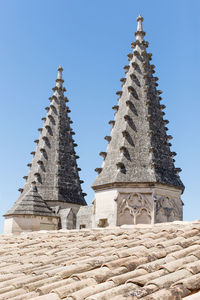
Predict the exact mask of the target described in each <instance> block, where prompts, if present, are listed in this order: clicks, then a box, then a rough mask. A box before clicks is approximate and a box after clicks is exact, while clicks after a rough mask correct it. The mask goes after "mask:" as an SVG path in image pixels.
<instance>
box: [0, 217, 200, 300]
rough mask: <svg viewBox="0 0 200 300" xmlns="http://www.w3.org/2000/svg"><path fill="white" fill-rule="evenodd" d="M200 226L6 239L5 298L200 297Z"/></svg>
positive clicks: (1, 290)
mask: <svg viewBox="0 0 200 300" xmlns="http://www.w3.org/2000/svg"><path fill="white" fill-rule="evenodd" d="M199 292H200V221H196V222H173V223H162V224H156V225H136V226H129V227H128V226H126V227H115V228H103V229H92V230H89V229H88V230H87V229H83V230H68V231H67V230H66V231H64V230H60V231H40V232H29V233H22V234H20V235H7V234H5V235H4V234H2V235H0V300H3V299H9V300H10V299H11V300H20V299H21V300H26V299H38V300H59V299H68V300H81V299H87V300H100V299H101V300H103V299H104V300H106V299H112V300H121V299H128V300H129V299H134V300H135V299H145V300H150V299H151V300H153V299H165V300H167V299H169V300H171V299H182V298H184V297H186V298H185V299H188V300H195V299H200V294H199Z"/></svg>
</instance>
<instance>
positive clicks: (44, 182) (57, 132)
mask: <svg viewBox="0 0 200 300" xmlns="http://www.w3.org/2000/svg"><path fill="white" fill-rule="evenodd" d="M62 71H63V69H62V67H61V66H59V68H58V76H57V79H56V86H55V87H54V88H53V91H54V94H53V96H52V97H50V98H49V100H50V106H49V107H47V108H46V110H47V115H46V117H45V118H42V120H43V121H44V125H43V127H42V128H39V132H40V137H39V139H38V140H36V141H35V142H36V143H37V147H36V150H35V151H33V152H31V154H32V155H33V160H32V163H29V164H28V166H29V168H30V170H29V173H28V176H24V179H25V180H26V183H25V186H24V189H19V190H20V191H21V195H20V197H19V199H18V200H17V201H16V203H15V204H14V206H13V208H11V209H10V210H9V211H8V212H7V213H6V214H5V216H8V215H11V214H18V213H19V214H22V212H23V213H24V214H30V213H31V212H32V214H33V215H34V214H40V213H42V212H43V214H44V215H48V214H50V215H51V214H53V212H52V211H51V209H50V208H49V207H56V206H60V207H62V208H65V207H69V206H70V205H75V206H77V207H79V206H80V205H87V204H86V202H85V199H84V195H85V194H84V193H83V192H82V189H81V181H80V178H79V174H78V170H79V168H78V166H77V162H76V160H77V158H78V156H77V155H76V152H75V150H74V147H75V146H76V144H75V143H74V140H73V135H74V132H73V131H72V129H71V125H70V124H71V123H72V121H71V120H70V117H69V115H68V114H69V112H70V110H69V108H68V107H67V106H66V102H68V99H67V98H66V97H65V96H64V92H65V88H64V87H63V82H64V80H63V78H62ZM33 182H35V184H34V186H33ZM42 201H43V205H42ZM68 204H69V205H68ZM23 208H24V211H23Z"/></svg>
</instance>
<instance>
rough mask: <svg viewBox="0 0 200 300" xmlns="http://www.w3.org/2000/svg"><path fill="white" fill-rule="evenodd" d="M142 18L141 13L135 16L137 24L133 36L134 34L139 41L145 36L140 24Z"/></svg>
mask: <svg viewBox="0 0 200 300" xmlns="http://www.w3.org/2000/svg"><path fill="white" fill-rule="evenodd" d="M143 20H144V19H143V17H142V16H141V15H139V16H138V17H137V22H138V24H137V31H136V32H135V36H136V40H139V41H143V40H144V36H145V32H144V31H143V26H142V22H143Z"/></svg>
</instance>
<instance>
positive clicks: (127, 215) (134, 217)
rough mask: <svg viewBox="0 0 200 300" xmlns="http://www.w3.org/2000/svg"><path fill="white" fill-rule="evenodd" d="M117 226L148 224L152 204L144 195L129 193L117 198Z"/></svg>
mask: <svg viewBox="0 0 200 300" xmlns="http://www.w3.org/2000/svg"><path fill="white" fill-rule="evenodd" d="M117 201H118V214H117V218H118V220H117V223H118V225H123V224H138V223H143V224H149V223H151V216H152V210H153V207H152V203H150V201H149V200H148V198H147V197H146V195H145V194H140V193H129V194H119V196H118V199H117Z"/></svg>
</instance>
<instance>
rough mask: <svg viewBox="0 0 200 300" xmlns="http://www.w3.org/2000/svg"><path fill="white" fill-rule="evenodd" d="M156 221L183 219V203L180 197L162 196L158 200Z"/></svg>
mask: <svg viewBox="0 0 200 300" xmlns="http://www.w3.org/2000/svg"><path fill="white" fill-rule="evenodd" d="M155 220H156V223H161V222H173V221H176V220H182V203H181V200H180V198H178V197H173V198H170V197H168V196H165V195H163V196H160V197H159V198H158V200H157V201H156V217H155Z"/></svg>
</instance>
